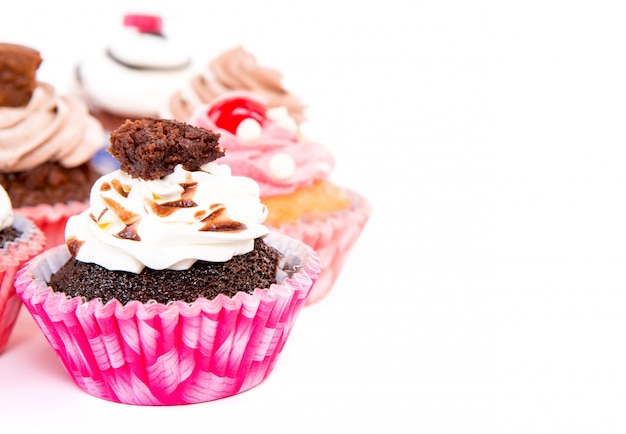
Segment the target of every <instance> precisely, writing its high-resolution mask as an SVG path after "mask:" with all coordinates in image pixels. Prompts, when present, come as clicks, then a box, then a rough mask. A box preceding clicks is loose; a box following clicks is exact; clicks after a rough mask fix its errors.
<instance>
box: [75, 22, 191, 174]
mask: <svg viewBox="0 0 626 434" xmlns="http://www.w3.org/2000/svg"><path fill="white" fill-rule="evenodd" d="M106 37H107V40H106V41H103V42H102V45H101V46H99V47H97V48H96V49H93V50H89V51H87V52H86V53H85V54H84V55H82V56H81V57H80V58H79V60H78V63H77V65H76V69H75V79H76V80H75V82H74V86H73V88H74V90H73V92H74V93H76V94H77V95H78V96H79V97H80V98H82V99H83V100H84V101H85V102H86V103H87V105H88V107H89V110H90V112H91V114H92V115H93V116H95V117H96V118H97V119H98V120H99V121H100V122H101V123H102V125H103V126H104V129H105V133H106V136H105V138H104V144H105V146H104V148H103V149H101V150H100V151H99V152H98V153H97V154H96V155H95V156H94V159H93V162H94V164H96V165H97V166H98V168H99V170H100V171H101V172H103V173H106V172H109V171H113V170H116V169H117V168H118V167H119V165H118V163H117V161H116V160H115V159H114V158H112V157H111V155H110V154H109V153H108V152H106V148H107V147H108V138H109V133H110V132H111V131H113V130H115V129H116V128H117V127H119V126H120V125H121V124H122V122H124V121H125V120H126V119H140V118H142V117H145V116H153V117H157V116H158V115H159V113H160V112H161V111H162V108H163V107H164V106H165V105H166V102H167V99H168V98H169V96H170V95H171V94H172V93H173V92H174V91H175V90H176V89H177V88H178V87H179V86H181V85H182V83H184V82H185V81H186V80H187V79H188V76H189V74H190V72H191V68H192V65H193V59H192V57H191V56H190V55H189V54H187V52H186V51H185V47H184V45H183V44H177V43H175V42H174V41H172V39H171V38H169V37H168V36H167V35H166V33H165V32H164V26H163V19H162V18H161V16H160V15H156V14H126V15H124V16H123V17H122V20H121V25H120V26H119V27H116V28H114V29H113V30H112V31H111V32H108V33H107V34H106Z"/></svg>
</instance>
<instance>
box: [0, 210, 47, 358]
mask: <svg viewBox="0 0 626 434" xmlns="http://www.w3.org/2000/svg"><path fill="white" fill-rule="evenodd" d="M13 226H14V227H15V228H16V229H18V230H20V231H21V232H22V235H20V236H19V237H18V238H16V239H15V240H14V241H11V242H8V243H5V245H4V247H3V248H2V249H0V353H1V352H2V351H4V348H5V347H6V344H7V342H8V340H9V337H10V336H11V332H12V331H13V328H14V326H15V321H16V320H17V317H18V314H19V312H20V308H21V307H22V302H21V301H20V299H19V297H18V296H17V294H16V293H15V286H14V283H15V275H16V273H17V271H18V269H19V268H20V267H21V266H22V264H24V262H26V261H27V260H29V259H30V258H32V257H33V256H35V255H37V254H38V253H39V252H41V251H42V250H43V248H44V244H45V242H46V240H45V237H44V235H43V233H42V232H41V230H40V229H39V228H38V227H37V226H36V225H35V224H34V223H33V222H31V221H30V220H28V219H26V218H25V217H21V216H19V215H15V216H14V219H13Z"/></svg>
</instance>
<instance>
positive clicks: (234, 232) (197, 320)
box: [16, 118, 320, 405]
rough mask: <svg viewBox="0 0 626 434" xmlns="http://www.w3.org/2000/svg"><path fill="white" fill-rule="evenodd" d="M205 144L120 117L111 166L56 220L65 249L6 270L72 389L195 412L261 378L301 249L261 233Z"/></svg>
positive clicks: (277, 348)
mask: <svg viewBox="0 0 626 434" xmlns="http://www.w3.org/2000/svg"><path fill="white" fill-rule="evenodd" d="M218 137H219V136H218V135H217V134H214V133H213V132H211V131H208V130H205V129H202V128H196V127H192V126H190V125H187V124H184V123H182V122H178V121H174V120H161V119H153V118H145V119H142V120H137V121H130V120H129V121H126V122H125V123H124V124H122V126H120V128H119V129H117V130H116V131H114V132H113V133H112V135H111V149H110V151H111V153H112V155H114V156H115V157H116V158H118V160H119V161H120V169H119V170H117V171H114V172H111V173H109V174H107V175H104V176H102V177H101V178H100V179H98V180H97V181H96V183H95V184H94V186H93V188H92V191H91V200H90V208H89V209H88V210H86V211H85V212H83V213H81V214H80V215H77V216H73V217H71V218H70V219H69V221H68V224H67V228H66V238H67V242H66V246H58V247H55V248H53V249H49V250H47V251H45V252H44V253H42V254H40V255H38V256H36V257H35V258H34V259H32V260H31V261H29V262H28V263H27V264H26V265H25V266H24V267H23V268H22V269H21V270H20V272H19V273H18V276H17V279H16V291H17V294H18V295H19V297H20V298H21V300H22V301H23V303H24V305H25V306H26V308H27V309H28V311H29V312H30V314H31V315H32V316H33V318H34V319H35V321H36V323H37V324H38V325H39V327H40V328H41V330H42V332H43V334H44V335H45V336H46V338H47V340H48V342H49V343H50V345H51V346H52V348H53V349H54V351H55V352H56V354H57V356H58V357H59V359H60V361H61V362H62V364H63V366H64V367H65V369H66V371H67V372H68V374H69V375H70V376H71V378H72V379H73V380H74V381H75V383H76V384H77V385H78V387H79V388H81V389H82V390H84V391H85V392H87V393H89V394H91V395H93V396H96V397H99V398H102V399H105V400H110V401H115V402H121V403H126V404H136V405H177V404H191V403H198V402H206V401H211V400H215V399H220V398H225V397H228V396H232V395H234V394H238V393H241V392H244V391H246V390H248V389H250V388H252V387H254V386H256V385H258V384H259V383H261V382H262V381H263V380H264V379H265V378H266V377H267V376H268V375H269V374H270V373H271V372H272V370H273V368H274V365H275V363H276V360H277V357H278V356H279V354H280V353H281V351H282V349H283V347H284V345H285V342H286V340H287V338H288V336H289V334H290V332H291V330H292V328H293V326H294V323H295V321H296V319H297V316H298V314H299V313H300V311H301V309H302V307H303V306H304V303H305V300H306V297H307V296H308V294H309V292H310V290H311V288H312V287H313V285H314V283H315V281H316V279H317V277H318V275H319V270H320V268H319V260H318V258H317V255H316V254H315V252H314V251H313V250H312V249H311V248H310V247H309V246H307V245H306V244H304V243H302V242H301V241H299V240H296V239H293V238H290V237H288V236H286V235H284V234H280V233H276V232H270V231H269V229H268V228H267V227H266V226H265V225H264V224H263V221H264V219H265V218H266V216H267V210H266V208H265V206H264V205H263V204H262V203H261V202H260V199H259V187H258V184H256V183H255V182H254V181H253V180H252V179H250V178H246V177H240V176H234V175H232V174H231V171H230V168H229V167H228V166H227V165H224V164H218V162H216V161H215V159H217V158H219V157H221V156H223V150H222V149H221V148H220V147H219V145H218V141H217V140H218Z"/></svg>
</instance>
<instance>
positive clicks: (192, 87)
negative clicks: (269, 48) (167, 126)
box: [167, 46, 305, 124]
mask: <svg viewBox="0 0 626 434" xmlns="http://www.w3.org/2000/svg"><path fill="white" fill-rule="evenodd" d="M282 79H283V76H282V74H281V73H280V72H278V71H276V70H274V69H271V68H267V67H264V66H261V65H259V64H258V63H257V60H256V58H255V57H254V56H253V55H252V54H251V53H249V52H248V51H246V50H244V49H243V47H241V46H238V47H235V48H233V49H231V50H228V51H225V52H223V53H222V54H221V55H219V56H218V57H216V58H214V59H213V60H211V61H210V62H209V64H208V66H207V68H205V69H203V70H201V71H199V72H198V73H197V74H196V75H195V76H193V77H191V79H190V80H189V81H187V82H186V83H185V84H184V85H183V86H182V87H181V88H180V89H179V90H178V91H177V92H176V93H174V94H173V95H172V97H171V98H170V100H169V104H168V111H169V112H168V113H167V114H168V117H173V118H174V119H178V120H181V121H186V120H188V119H189V117H190V116H191V115H192V113H193V111H194V110H195V109H196V108H197V107H198V106H200V105H202V104H207V103H209V102H211V101H213V100H214V99H215V98H217V97H218V96H220V95H222V94H223V93H226V92H229V91H233V90H246V91H252V92H255V93H258V94H260V95H262V96H263V98H265V100H266V101H267V104H268V106H269V107H270V108H274V107H285V108H286V109H287V111H288V112H289V115H290V116H291V117H292V118H293V119H294V120H295V121H296V122H297V123H298V124H300V123H301V122H303V121H304V110H305V108H304V105H303V104H302V102H301V101H300V99H299V98H298V97H296V96H295V95H293V94H292V93H290V92H289V91H288V90H287V89H285V88H284V87H283V85H282Z"/></svg>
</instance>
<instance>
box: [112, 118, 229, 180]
mask: <svg viewBox="0 0 626 434" xmlns="http://www.w3.org/2000/svg"><path fill="white" fill-rule="evenodd" d="M219 137H220V135H219V134H217V133H214V132H212V131H209V130H207V129H204V128H199V127H195V126H192V125H189V124H186V123H184V122H180V121H176V120H172V119H156V118H151V117H146V118H143V119H139V120H134V121H132V120H126V121H125V122H124V123H123V124H122V125H121V126H120V127H119V128H118V129H117V130H115V131H113V132H112V133H111V139H110V143H111V147H110V148H109V153H110V154H111V155H113V157H115V159H117V161H119V162H120V169H122V170H123V171H124V172H126V173H128V174H129V175H131V176H132V177H133V178H142V179H144V180H155V179H159V178H162V177H164V176H167V175H169V174H170V173H173V172H174V168H175V167H176V166H177V165H178V164H182V165H183V167H184V168H185V169H186V170H189V171H194V170H198V169H199V168H200V166H202V165H203V164H206V163H209V162H211V161H214V160H216V159H218V158H220V157H222V156H224V151H223V150H222V149H221V148H220V147H219V144H218V139H219Z"/></svg>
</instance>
